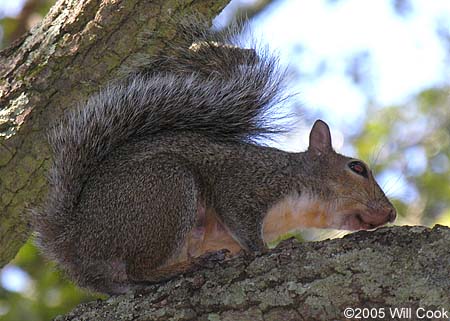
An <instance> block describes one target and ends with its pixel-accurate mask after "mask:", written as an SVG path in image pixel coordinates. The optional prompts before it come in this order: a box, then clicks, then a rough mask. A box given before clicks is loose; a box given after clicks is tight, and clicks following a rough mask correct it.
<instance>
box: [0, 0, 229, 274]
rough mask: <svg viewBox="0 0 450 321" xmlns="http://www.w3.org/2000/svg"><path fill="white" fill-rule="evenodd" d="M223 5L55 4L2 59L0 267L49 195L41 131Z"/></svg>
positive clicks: (90, 0)
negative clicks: (177, 22)
mask: <svg viewBox="0 0 450 321" xmlns="http://www.w3.org/2000/svg"><path fill="white" fill-rule="evenodd" d="M228 2H229V1H226V0H219V1H218V0H196V1H192V0H177V1H171V0H153V1H149V0H127V1H118V0H112V1H111V0H101V1H97V0H84V1H80V0H60V1H58V2H57V3H56V4H55V5H54V6H53V8H52V9H51V10H50V12H49V13H48V15H47V16H46V17H45V18H44V20H43V21H42V23H40V24H39V25H38V26H37V27H35V28H33V29H32V30H31V31H30V32H28V33H27V34H26V35H24V36H23V37H21V38H20V39H18V40H17V41H16V42H15V43H14V44H13V45H12V46H11V47H10V48H7V49H5V50H4V51H2V52H1V53H0V79H1V81H0V267H2V266H4V265H5V264H6V263H8V262H9V261H10V260H11V259H12V258H13V257H14V256H15V254H16V253H17V250H18V249H19V247H20V246H21V245H22V243H23V242H24V240H25V239H26V238H27V237H28V235H29V230H28V227H27V224H26V216H23V215H22V214H24V213H26V209H27V208H29V207H32V206H34V205H36V204H38V203H39V201H40V200H41V199H42V197H43V196H44V195H45V193H46V191H47V180H46V179H45V172H46V170H47V169H48V166H49V159H50V154H49V150H48V146H47V142H46V135H45V133H46V131H47V129H48V128H49V126H51V124H52V122H53V121H54V120H55V119H56V118H57V117H59V116H60V115H61V113H62V112H63V111H64V110H65V109H67V108H71V107H72V106H73V105H74V103H76V102H77V101H81V100H83V99H85V98H86V97H87V96H88V95H89V94H90V93H92V92H95V91H96V90H98V89H99V87H101V86H103V85H104V84H105V83H106V82H108V81H109V80H111V79H112V78H114V77H115V75H116V74H117V73H118V71H119V69H120V68H123V67H124V66H127V65H132V64H133V61H134V60H136V59H142V58H143V57H146V56H151V55H152V54H155V53H156V52H158V51H160V50H164V49H165V48H166V45H165V43H167V42H168V41H170V39H174V38H176V37H177V35H176V32H175V27H174V24H173V23H171V18H172V17H174V16H187V15H189V12H200V13H201V14H202V15H204V16H205V17H206V18H211V19H212V18H213V17H214V16H216V15H217V14H218V13H219V12H220V11H221V10H222V8H223V7H224V6H225V5H226V4H227V3H228Z"/></svg>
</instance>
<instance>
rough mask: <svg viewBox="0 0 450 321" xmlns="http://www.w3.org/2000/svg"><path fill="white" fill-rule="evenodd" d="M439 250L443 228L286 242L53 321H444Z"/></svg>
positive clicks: (443, 261)
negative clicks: (433, 314) (432, 313)
mask: <svg viewBox="0 0 450 321" xmlns="http://www.w3.org/2000/svg"><path fill="white" fill-rule="evenodd" d="M449 245H450V229H449V228H448V227H443V226H436V227H434V228H433V229H429V228H426V227H420V226H416V227H406V226H403V227H389V228H380V229H378V230H376V231H372V232H368V231H361V232H357V233H353V234H350V235H347V236H346V237H344V238H343V239H334V240H327V241H322V242H310V243H297V242H295V241H291V240H289V241H286V242H284V243H282V244H281V245H280V246H278V247H277V248H276V249H274V250H272V251H270V252H269V253H265V254H262V255H259V256H256V257H251V256H245V255H242V256H239V257H237V258H234V259H231V260H228V261H225V262H220V263H216V264H215V266H214V267H213V268H212V269H203V270H200V271H197V272H195V273H192V274H188V275H186V276H184V277H182V276H180V277H178V278H175V279H173V280H171V281H168V282H166V283H162V284H159V285H153V286H149V287H148V288H147V289H146V291H145V293H144V292H142V293H130V294H127V295H123V296H116V297H111V298H109V299H108V300H106V301H96V302H91V303H86V304H82V305H80V306H78V307H77V308H76V309H74V310H73V311H72V312H70V313H69V314H67V315H66V316H60V317H58V318H56V320H58V321H63V320H64V321H69V320H70V321H77V320H98V321H99V320H140V321H150V320H161V321H162V320H173V321H178V320H183V321H188V320H199V321H201V320H205V321H207V320H221V321H225V320H229V321H238V320H252V321H263V320H264V321H269V320H274V321H275V320H277V321H279V320H282V321H290V320H292V321H294V320H295V321H298V320H308V321H314V320H320V321H323V320H346V318H345V315H344V312H345V311H346V312H345V313H351V311H350V310H345V309H346V308H353V309H354V310H353V312H354V313H355V314H354V315H353V317H351V318H348V319H354V320H358V319H359V320H393V319H396V320H400V319H401V318H395V316H396V315H395V314H394V313H400V311H403V313H404V314H403V317H404V318H403V319H405V320H430V318H420V316H422V315H423V314H425V311H441V312H442V309H444V312H445V311H447V312H446V314H447V315H448V316H450V246H449ZM358 308H359V309H361V310H357V309H358ZM395 308H398V310H397V312H395V310H394V309H395ZM401 308H405V309H404V310H400V309H401ZM420 308H422V309H424V310H421V309H420ZM358 313H360V314H359V316H360V317H359V318H356V317H357V316H358ZM367 313H369V317H368V316H367ZM405 313H406V314H405ZM407 313H410V316H409V315H408V314H407ZM348 316H351V315H350V314H348ZM397 316H398V314H397ZM407 316H409V317H407ZM436 316H438V314H436ZM444 317H445V314H444ZM433 320H440V319H439V318H435V319H433ZM442 320H448V317H447V318H442Z"/></svg>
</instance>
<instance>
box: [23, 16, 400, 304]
mask: <svg viewBox="0 0 450 321" xmlns="http://www.w3.org/2000/svg"><path fill="white" fill-rule="evenodd" d="M180 30H181V32H180V34H182V35H183V37H182V38H183V39H182V40H180V41H179V42H177V43H175V44H173V45H172V46H171V49H170V50H167V52H165V53H160V54H159V55H158V56H157V57H156V58H152V59H150V60H149V61H147V62H145V65H143V66H140V67H138V68H137V70H134V71H132V72H130V73H129V74H128V75H126V76H124V77H122V79H120V80H117V81H115V82H113V83H111V84H109V85H108V86H106V87H105V88H104V89H102V90H100V91H99V92H98V93H96V94H94V95H93V96H91V97H90V98H89V99H88V100H87V101H86V102H84V103H83V104H80V105H79V106H77V108H74V109H72V110H71V111H70V112H69V113H67V114H66V115H65V116H64V117H62V119H61V120H60V121H58V123H57V124H56V125H55V126H54V128H53V129H52V130H51V131H50V133H49V135H48V136H49V145H50V147H51V152H52V154H53V160H52V165H51V168H50V170H49V174H48V179H49V192H48V198H47V199H46V200H45V201H44V202H43V204H42V205H41V206H40V207H39V208H36V209H34V210H33V211H32V215H31V223H32V226H33V229H34V231H35V232H36V242H37V244H38V246H39V247H40V248H41V250H42V251H43V252H44V254H46V256H47V257H49V258H50V259H52V260H54V261H56V262H57V263H58V264H59V266H60V268H61V269H62V270H63V271H64V272H65V273H66V274H67V275H68V276H69V277H70V278H71V279H72V280H73V281H74V282H75V283H76V284H78V285H79V286H80V287H83V288H86V289H89V290H91V291H95V292H100V293H106V294H110V295H114V294H121V293H125V292H127V291H129V290H133V289H135V288H137V287H139V286H142V285H145V284H149V283H154V282H159V281H162V280H166V279H169V278H171V277H173V276H174V275H176V274H179V273H181V272H184V271H189V270H190V269H191V268H192V267H193V266H195V265H196V264H199V262H201V259H202V258H204V257H208V254H209V253H219V252H220V251H221V250H223V249H226V250H228V251H229V252H230V253H231V255H233V254H236V253H238V252H240V251H241V250H243V251H247V252H260V251H265V250H266V247H267V243H268V242H271V241H273V240H275V239H276V238H278V237H279V236H280V235H282V234H284V233H287V232H290V231H294V230H298V229H299V228H304V227H316V228H337V229H346V230H360V229H372V228H375V227H378V226H380V225H383V224H385V223H387V222H392V221H394V219H395V216H396V211H395V209H394V207H393V205H392V204H391V203H390V201H389V200H388V199H387V197H386V196H385V194H384V193H383V191H382V189H381V188H380V187H379V185H378V184H377V182H376V181H375V179H374V176H373V175H372V172H371V171H370V169H369V168H368V166H367V165H366V164H365V163H364V162H363V161H361V160H358V159H354V158H351V157H347V156H344V155H341V154H339V153H336V152H335V151H334V150H333V147H332V141H331V135H330V130H329V127H328V125H327V124H326V123H325V122H323V121H321V120H317V121H316V122H315V124H314V126H313V127H312V129H311V132H310V136H309V147H308V149H307V150H306V151H305V152H300V153H291V152H285V151H282V150H279V149H275V148H272V147H267V146H265V145H263V144H260V143H258V138H260V137H262V136H265V135H271V134H274V133H277V132H279V128H277V127H274V126H273V125H271V122H270V114H271V112H273V110H274V108H275V106H277V104H278V103H279V102H280V101H281V100H283V98H282V97H281V91H282V88H283V77H284V72H283V71H282V69H281V68H280V67H279V64H278V62H277V57H276V56H274V55H272V54H269V53H268V52H267V51H257V49H255V48H251V49H241V48H239V47H237V46H236V44H235V40H234V39H235V38H236V37H235V32H234V31H233V30H234V29H233V28H231V31H230V30H228V31H222V32H217V31H211V30H210V29H209V28H208V26H204V25H202V24H190V25H189V24H187V25H183V24H181V27H180Z"/></svg>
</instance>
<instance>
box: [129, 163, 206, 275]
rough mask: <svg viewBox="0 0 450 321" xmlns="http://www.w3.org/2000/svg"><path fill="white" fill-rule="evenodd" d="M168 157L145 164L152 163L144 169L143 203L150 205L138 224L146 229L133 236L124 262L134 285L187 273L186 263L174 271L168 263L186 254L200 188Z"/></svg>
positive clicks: (174, 266)
mask: <svg viewBox="0 0 450 321" xmlns="http://www.w3.org/2000/svg"><path fill="white" fill-rule="evenodd" d="M165 156H166V157H165V159H164V161H162V160H157V159H151V160H147V161H146V162H149V163H150V165H148V166H146V167H147V168H146V169H144V171H145V172H146V173H145V180H146V181H147V182H146V186H147V191H144V193H142V194H141V195H142V197H143V198H144V199H142V200H140V201H141V202H145V203H146V204H147V205H146V206H145V208H147V210H148V213H142V216H141V218H140V219H138V222H136V224H138V225H141V226H143V228H142V229H140V232H141V233H135V234H134V235H130V237H133V238H134V244H135V246H134V248H133V251H130V252H129V254H128V255H127V256H126V258H125V263H126V273H127V276H128V279H129V280H130V282H132V283H136V282H137V283H139V282H146V283H148V282H151V283H153V282H158V281H162V280H165V279H168V278H170V277H172V276H173V275H176V274H179V273H180V272H183V271H186V270H187V269H188V265H189V263H186V262H179V264H175V265H173V266H172V267H169V266H168V264H167V263H168V262H171V261H173V258H174V257H179V256H183V254H184V253H185V252H186V247H185V244H186V240H187V239H188V235H189V234H190V232H191V231H192V230H193V229H195V224H196V222H197V221H198V207H199V202H200V200H199V197H200V196H199V188H198V184H197V182H196V179H195V177H194V175H193V173H192V172H191V171H190V170H189V169H188V168H187V167H186V166H184V165H182V163H181V162H179V161H178V159H176V157H173V158H170V157H167V156H169V155H165ZM135 168H136V167H135ZM148 168H150V170H148ZM141 206H142V205H141ZM149 232H151V233H149Z"/></svg>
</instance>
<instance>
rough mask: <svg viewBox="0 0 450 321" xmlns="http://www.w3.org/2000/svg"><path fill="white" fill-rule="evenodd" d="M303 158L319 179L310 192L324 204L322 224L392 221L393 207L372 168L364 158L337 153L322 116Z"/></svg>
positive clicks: (350, 226) (354, 226)
mask: <svg viewBox="0 0 450 321" xmlns="http://www.w3.org/2000/svg"><path fill="white" fill-rule="evenodd" d="M305 160H306V162H307V166H308V167H309V169H310V171H311V172H312V175H311V177H313V179H315V180H316V181H317V183H318V184H312V185H311V186H314V188H313V189H312V190H311V191H310V193H311V197H312V198H313V199H315V200H316V201H317V203H318V204H322V205H321V207H322V206H323V213H322V215H325V217H326V219H325V221H327V222H326V224H329V226H324V227H330V228H338V229H346V230H361V229H371V228H375V227H377V226H380V225H383V224H385V223H387V222H393V221H394V219H395V217H396V210H395V208H394V206H393V205H392V204H391V202H390V201H389V200H388V199H387V197H386V195H385V194H384V192H383V191H382V189H381V188H380V186H379V185H378V184H377V182H376V181H375V178H374V176H373V174H372V171H371V170H370V169H369V168H368V166H367V165H366V164H365V163H364V162H363V161H361V160H359V159H354V158H350V157H346V156H344V155H341V154H338V153H336V152H335V151H334V150H333V147H332V144H331V134H330V129H329V128H328V125H327V124H326V123H325V122H323V121H321V120H317V121H316V122H315V124H314V126H313V128H312V130H311V133H310V137H309V148H308V150H307V151H306V152H305ZM324 223H325V222H324Z"/></svg>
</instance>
